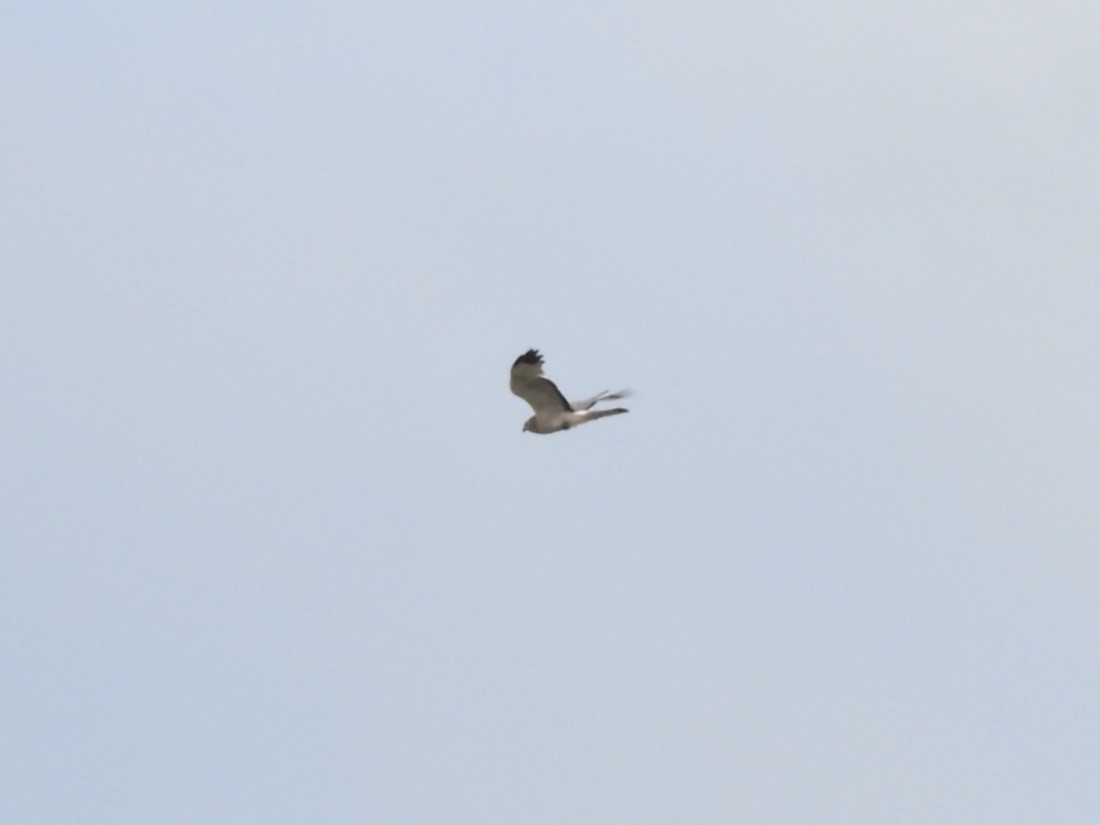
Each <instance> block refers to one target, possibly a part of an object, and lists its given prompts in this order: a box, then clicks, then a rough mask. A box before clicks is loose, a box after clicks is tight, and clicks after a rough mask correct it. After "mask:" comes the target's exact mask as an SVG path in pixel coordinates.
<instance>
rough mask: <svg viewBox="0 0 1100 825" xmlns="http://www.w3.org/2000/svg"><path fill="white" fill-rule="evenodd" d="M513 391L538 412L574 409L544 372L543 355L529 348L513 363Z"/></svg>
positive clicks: (510, 383) (510, 384)
mask: <svg viewBox="0 0 1100 825" xmlns="http://www.w3.org/2000/svg"><path fill="white" fill-rule="evenodd" d="M509 386H510V387H511V389H512V392H513V393H515V394H516V395H518V396H519V397H520V398H522V399H523V400H524V401H526V402H527V403H528V404H530V405H531V408H532V409H533V410H534V411H535V412H536V413H540V412H542V413H545V412H566V411H569V410H571V409H572V407H570V406H569V402H568V401H566V399H565V396H564V395H562V394H561V390H559V389H558V387H557V385H556V384H555V383H554V382H553V381H551V380H550V379H549V378H546V377H545V376H544V375H543V374H542V356H541V355H540V354H539V352H538V350H533V349H529V350H527V352H525V353H523V355H521V356H520V357H519V358H517V359H516V361H515V363H514V364H512V379H511V381H510V382H509Z"/></svg>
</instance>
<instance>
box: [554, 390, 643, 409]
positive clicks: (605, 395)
mask: <svg viewBox="0 0 1100 825" xmlns="http://www.w3.org/2000/svg"><path fill="white" fill-rule="evenodd" d="M629 395H630V390H619V391H618V392H608V391H607V390H604V391H603V392H601V393H599V394H597V395H593V396H592V397H591V398H585V399H584V400H583V401H570V402H569V405H570V406H571V407H572V408H573V409H574V410H577V411H580V410H590V409H592V407H594V406H595V405H596V404H599V403H600V402H601V401H618V400H619V399H620V398H626V397H627V396H629Z"/></svg>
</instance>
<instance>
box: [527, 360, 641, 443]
mask: <svg viewBox="0 0 1100 825" xmlns="http://www.w3.org/2000/svg"><path fill="white" fill-rule="evenodd" d="M510 386H511V388H512V392H513V393H515V394H516V395H518V396H519V397H520V398H522V399H523V400H524V401H526V402H527V403H528V404H530V405H531V409H533V410H534V411H535V414H534V415H532V416H531V417H530V418H528V419H527V422H526V423H525V424H524V425H523V431H524V432H525V433H539V434H540V435H546V434H548V433H556V432H557V431H558V430H568V429H569V428H570V427H575V426H577V425H578V424H584V423H585V422H587V421H595V420H596V419H597V418H604V417H606V416H609V415H618V414H619V413H624V412H628V410H626V409H624V408H622V407H616V408H615V409H613V410H594V409H592V407H594V406H595V405H596V404H598V403H599V402H601V401H615V400H617V399H619V398H625V397H626V396H627V395H628V393H627V391H626V390H620V391H619V392H607V391H606V390H604V391H603V392H601V393H600V394H599V395H594V396H592V397H591V398H586V399H584V400H583V401H573V402H572V403H570V402H569V401H566V400H565V396H564V395H562V394H561V390H559V389H558V388H557V386H556V385H555V384H554V382H553V381H551V380H550V379H549V378H547V377H545V376H544V375H543V374H542V356H541V355H540V354H539V351H538V350H534V349H529V350H527V352H525V353H523V355H521V356H520V357H519V358H517V359H516V362H515V363H514V364H512V380H511V382H510Z"/></svg>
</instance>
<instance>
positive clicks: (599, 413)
mask: <svg viewBox="0 0 1100 825" xmlns="http://www.w3.org/2000/svg"><path fill="white" fill-rule="evenodd" d="M625 412H630V410H628V409H626V408H625V407H616V408H615V409H613V410H589V411H588V412H586V413H585V414H584V420H585V421H595V420H596V419H597V418H607V416H609V415H619V414H620V413H625Z"/></svg>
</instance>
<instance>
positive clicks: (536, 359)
mask: <svg viewBox="0 0 1100 825" xmlns="http://www.w3.org/2000/svg"><path fill="white" fill-rule="evenodd" d="M516 364H534V365H535V366H540V365H541V364H542V355H540V354H539V351H538V350H537V349H529V350H527V352H525V353H523V355H521V356H520V357H519V358H517V359H516V360H515V362H514V363H513V364H512V366H513V367H514V366H516Z"/></svg>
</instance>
